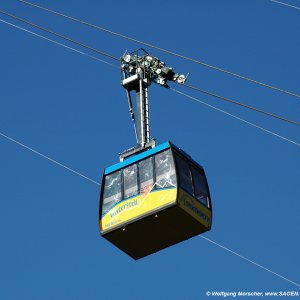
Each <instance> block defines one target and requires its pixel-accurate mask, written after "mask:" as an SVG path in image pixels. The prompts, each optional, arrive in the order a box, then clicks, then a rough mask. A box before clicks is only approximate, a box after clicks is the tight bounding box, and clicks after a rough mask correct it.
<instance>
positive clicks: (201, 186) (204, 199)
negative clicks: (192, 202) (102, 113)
mask: <svg viewBox="0 0 300 300" xmlns="http://www.w3.org/2000/svg"><path fill="white" fill-rule="evenodd" d="M192 174H193V180H194V187H195V198H196V199H197V200H199V201H200V202H201V203H203V204H204V205H205V206H207V207H209V200H208V189H207V183H206V179H205V177H204V174H203V171H202V170H200V169H196V168H192Z"/></svg>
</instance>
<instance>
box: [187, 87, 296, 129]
mask: <svg viewBox="0 0 300 300" xmlns="http://www.w3.org/2000/svg"><path fill="white" fill-rule="evenodd" d="M183 86H185V87H187V88H190V89H193V90H195V91H198V92H201V93H204V94H206V95H209V96H212V97H215V98H218V99H221V100H223V101H227V102H230V103H232V104H236V105H239V106H241V107H245V108H248V109H250V110H253V111H256V112H258V113H261V114H264V115H267V116H269V117H272V118H275V119H278V120H281V121H284V122H287V123H291V124H294V125H297V126H300V122H296V121H293V120H290V119H286V118H284V117H281V116H278V115H275V114H273V113H270V112H267V111H264V110H261V109H259V108H256V107H253V106H249V105H247V104H244V103H241V102H238V101H235V100H232V99H229V98H226V97H223V96H220V95H217V94H214V93H212V92H208V91H205V90H202V89H200V88H198V87H195V86H192V85H188V84H183Z"/></svg>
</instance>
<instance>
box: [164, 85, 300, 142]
mask: <svg viewBox="0 0 300 300" xmlns="http://www.w3.org/2000/svg"><path fill="white" fill-rule="evenodd" d="M170 89H171V90H172V91H173V92H175V93H178V94H181V95H183V96H185V97H187V98H190V99H192V100H194V101H197V102H199V103H201V104H203V105H205V106H208V107H210V108H212V109H214V110H216V111H219V112H221V113H223V114H225V115H227V116H230V117H232V118H235V119H236V120H239V121H241V122H243V123H245V124H248V125H250V126H252V127H255V128H257V129H260V130H262V131H264V132H265V133H268V134H271V135H273V136H276V137H278V138H280V139H282V140H284V141H286V142H289V143H291V144H293V145H295V146H298V147H300V143H297V142H295V141H293V140H291V139H289V138H286V137H284V136H283V135H280V134H278V133H276V132H274V131H271V130H269V129H266V128H264V127H262V126H259V125H256V124H255V123H252V122H249V121H247V120H245V119H243V118H240V117H238V116H236V115H234V114H231V113H229V112H227V111H225V110H223V109H220V108H218V107H216V106H213V105H210V104H208V103H206V102H205V101H202V100H200V99H198V98H195V97H193V96H191V95H188V94H186V93H183V92H181V91H178V90H176V89H174V88H170Z"/></svg>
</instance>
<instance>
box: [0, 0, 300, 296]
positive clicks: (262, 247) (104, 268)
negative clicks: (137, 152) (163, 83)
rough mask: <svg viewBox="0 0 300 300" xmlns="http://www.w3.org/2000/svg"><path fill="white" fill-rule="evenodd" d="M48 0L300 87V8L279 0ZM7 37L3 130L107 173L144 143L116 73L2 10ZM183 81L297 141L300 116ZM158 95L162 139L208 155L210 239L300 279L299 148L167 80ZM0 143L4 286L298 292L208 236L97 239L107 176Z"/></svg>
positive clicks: (249, 94) (234, 84)
mask: <svg viewBox="0 0 300 300" xmlns="http://www.w3.org/2000/svg"><path fill="white" fill-rule="evenodd" d="M36 3H39V4H41V5H44V6H47V7H50V8H52V9H54V10H57V11H60V12H63V13H66V14H69V15H72V16H75V17H78V18H80V19H84V20H86V21H89V22H91V23H94V24H97V25H100V26H103V27H106V28H108V29H111V30H114V31H117V32H120V33H123V34H126V35H129V36H131V37H134V38H137V39H140V40H143V41H146V42H149V43H153V44H155V45H158V46H161V47H164V48H167V49H169V50H172V51H175V52H178V53H181V54H183V55H186V56H189V57H193V58H195V59H199V60H202V61H204V62H207V63H209V64H212V65H216V66H219V67H221V68H224V69H227V70H230V71H232V72H236V73H239V74H242V75H244V76H248V77H251V78H253V79H256V80H259V81H263V82H266V83H269V84H272V85H275V86H278V87H281V88H284V89H287V90H290V91H293V92H296V93H298V94H300V86H299V78H300V68H299V62H300V58H299V53H300V41H299V32H300V10H297V9H292V8H289V7H285V6H282V5H279V4H276V3H273V2H271V1H268V0H251V1H238V0H227V1H220V0H219V1H218V0H209V1H208V0H201V1H196V0H194V1H192V0H187V1H174V0H173V1H171V0H168V1H161V2H159V1H156V2H149V1H138V2H124V1H96V0H89V1H86V0H77V1H57V0H56V1H50V0H39V1H38V2H36ZM288 3H290V4H293V5H298V6H300V1H296V0H295V1H292V0H289V2H288ZM1 9H4V10H7V11H9V12H11V13H13V14H16V15H19V16H21V17H23V18H27V19H30V20H31V21H33V22H36V23H38V24H40V25H42V26H44V27H47V28H50V29H53V30H55V31H58V32H60V33H61V34H65V35H68V36H70V37H73V38H74V39H77V40H79V41H81V42H83V43H86V44H88V45H91V46H93V47H95V48H98V49H99V50H101V51H104V52H107V53H110V54H111V55H114V56H117V57H120V56H121V55H122V54H123V53H124V52H125V50H129V51H132V50H135V49H137V48H139V47H140V45H138V44H135V43H133V42H129V41H126V40H124V39H121V38H118V37H114V36H112V35H109V34H107V33H104V32H101V31H97V30H95V29H92V28H89V27H86V26H84V25H80V24H76V23H74V22H71V21H68V20H65V19H63V18H60V17H57V16H54V15H50V14H48V13H46V12H42V11H39V10H37V9H34V8H32V7H28V6H25V5H24V4H21V3H19V2H17V1H1ZM0 18H2V19H3V20H6V21H8V22H12V23H14V24H16V25H20V26H23V27H26V26H25V25H23V24H21V23H19V22H16V21H14V20H11V19H10V18H8V17H5V16H2V15H1V16H0ZM26 28H28V29H30V30H33V31H35V32H37V33H41V32H39V31H37V30H35V29H32V28H30V27H26ZM42 34H43V33H42ZM0 36H1V48H0V54H1V55H0V57H1V71H0V82H1V89H0V104H1V109H0V132H1V133H2V134H6V135H8V136H10V137H12V138H14V139H16V140H18V141H20V142H22V143H24V144H26V145H27V146H30V147H32V148H34V149H35V150H37V151H40V152H41V153H43V154H45V155H48V156H50V157H51V158H53V159H55V160H57V161H59V162H61V163H63V164H65V165H67V166H69V167H71V168H73V169H74V170H76V171H78V172H80V173H82V174H84V175H86V176H88V177H89V178H91V179H93V180H95V181H96V182H100V181H101V176H102V171H103V169H104V168H105V167H107V166H110V165H112V164H114V163H117V162H118V153H120V152H122V151H123V150H125V149H127V148H129V147H132V146H134V144H135V138H134V132H133V127H132V123H131V120H130V117H129V112H128V107H127V99H126V94H125V90H124V89H123V88H122V87H121V85H120V72H119V70H118V69H117V68H113V67H111V66H109V65H105V64H102V63H100V62H97V61H96V60H93V59H90V58H88V57H85V56H83V55H80V54H78V53H75V52H73V51H70V50H68V49H65V48H62V47H60V46H58V45H55V44H52V43H50V42H48V41H45V40H42V39H40V38H38V37H35V36H32V35H30V34H28V33H26V32H22V31H20V30H18V29H15V28H13V27H10V26H8V25H7V24H4V23H1V22H0ZM56 40H58V41H61V40H59V39H56ZM62 42H63V41H62ZM63 43H66V42H63ZM66 44H67V43H66ZM68 45H69V44H68ZM76 48H77V47H76ZM78 49H79V48H78ZM145 49H146V50H147V51H148V52H150V53H151V54H153V55H155V56H157V57H159V58H160V59H162V60H163V61H165V62H166V63H167V64H168V65H169V66H172V67H173V68H174V69H175V70H176V71H177V72H179V73H183V74H186V73H188V72H189V73H190V75H189V79H188V83H189V84H192V85H195V86H198V87H200V88H203V89H206V90H209V91H211V92H215V93H218V94H221V95H223V96H226V97H229V98H233V99H235V100H238V101H241V102H243V103H246V104H248V105H251V106H256V107H258V108H261V109H264V110H268V111H271V112H273V113H275V114H279V115H282V116H286V117H288V118H290V119H294V120H297V121H299V120H300V119H299V115H300V114H299V113H300V99H299V98H295V97H291V96H288V95H284V94H281V93H279V92H275V91H272V90H270V89H266V88H263V87H260V86H258V85H255V84H252V83H249V82H245V81H242V80H239V79H237V78H234V77H231V76H228V75H225V74H223V73H220V72H217V71H214V70H211V69H207V68H204V67H202V66H200V65H197V64H194V63H191V62H188V61H185V60H183V59H180V58H176V57H173V56H170V55H167V54H165V53H162V52H159V51H157V50H153V49H150V48H146V47H145ZM80 50H82V49H80ZM88 53H90V54H93V53H92V52H88ZM93 55H94V54H93ZM99 58H102V57H101V56H99ZM103 59H106V58H103ZM106 60H107V61H109V59H106ZM109 62H112V63H114V64H116V65H118V62H114V61H109ZM172 86H173V87H174V88H177V89H179V90H181V91H183V92H186V93H188V94H190V95H192V96H194V97H197V98H198V99H200V100H203V101H206V102H207V103H209V104H211V105H214V106H218V107H219V108H221V109H224V110H226V111H228V112H230V113H232V114H235V115H237V116H239V117H241V118H244V119H246V120H248V121H250V122H253V123H255V124H257V125H259V126H262V127H264V128H266V129H268V130H272V131H274V132H276V133H278V134H280V135H282V136H285V137H287V138H289V139H292V140H294V141H296V142H297V143H299V142H300V134H299V127H298V126H295V125H290V124H287V123H284V122H281V121H277V120H272V119H270V118H268V117H266V116H263V115H259V114H257V113H254V112H251V111H248V110H246V109H243V108H239V107H237V106H234V105H232V104H229V103H224V102H222V101H220V100H217V99H214V98H211V97H209V96H206V95H203V94H201V93H197V92H194V91H191V90H188V89H186V88H184V87H182V86H179V85H176V84H173V85H172ZM150 101H151V102H150V105H151V128H152V136H153V137H155V138H156V139H157V140H158V141H159V142H164V141H166V140H171V141H172V142H174V143H175V145H177V146H178V147H181V148H183V149H184V150H185V151H186V152H188V153H189V154H190V155H191V156H192V157H193V158H194V159H195V160H196V161H198V162H199V163H200V164H201V165H203V166H204V167H205V170H206V173H207V177H208V181H209V186H210V191H211V196H212V203H213V227H212V230H211V231H210V232H208V233H206V234H205V236H206V237H207V238H209V239H211V240H213V241H215V242H217V243H220V244H221V245H223V246H225V247H228V248H230V249H231V250H233V251H236V252H237V253H239V254H241V255H244V256H246V257H248V258H249V259H252V260H253V261H255V262H257V263H258V264H261V265H263V266H265V267H267V268H269V269H271V270H272V271H274V272H277V273H279V274H281V275H283V276H285V277H287V278H288V279H290V280H292V281H294V282H296V283H298V284H299V283H300V273H299V265H300V264H299V253H300V227H299V211H300V168H299V166H300V148H299V146H296V145H294V144H291V143H289V142H286V141H284V140H282V139H279V138H278V137H275V136H272V135H270V134H267V133H265V132H263V131H261V130H259V129H257V128H254V127H251V126H249V125H247V124H245V123H242V122H240V121H238V120H236V119H234V118H232V117H230V116H228V115H225V114H222V113H221V112H218V111H215V110H212V109H211V108H208V107H206V106H203V105H202V104H200V103H197V102H193V101H192V100H190V99H188V98H186V97H184V96H182V95H178V94H176V93H174V92H172V91H171V90H167V89H164V88H162V87H159V86H155V85H152V87H151V91H150ZM0 154H1V155H0V179H1V181H0V182H1V184H0V187H1V188H0V238H1V240H0V299H9V300H15V299H18V300H19V299H30V300H34V299H39V300H40V299H43V300H47V299H70V300H71V299H72V300H74V299H91V300H96V299H192V300H194V299H205V298H208V297H207V296H206V292H207V291H227V292H231V291H241V290H242V291H262V292H265V291H293V290H296V291H299V287H297V286H295V285H293V284H292V283H290V282H287V281H286V280H283V279H281V278H279V277H277V276H275V275H273V274H271V273H269V272H267V271H265V270H262V269H260V268H258V267H257V266H255V265H253V264H250V263H249V262H246V261H245V260H242V259H241V258H239V257H237V256H235V255H232V254H230V253H228V252H227V251H225V250H224V249H221V248H220V247H218V246H216V245H214V244H212V243H210V242H208V241H206V240H204V239H202V238H201V237H195V238H192V239H190V240H188V241H185V242H182V243H180V244H177V245H175V246H173V247H170V248H168V249H166V250H163V251H161V252H158V253H156V254H154V255H151V256H148V257H146V258H143V259H141V260H138V261H134V260H132V259H131V258H130V257H128V256H127V255H126V254H124V253H123V252H121V251H120V250H119V249H117V248H116V247H114V246H113V245H111V244H110V243H109V242H107V241H106V240H104V239H103V238H101V237H100V233H99V229H98V203H99V186H98V185H96V184H94V183H92V182H90V181H88V180H85V179H84V178H82V177H79V176H76V175H75V174H73V173H71V172H69V171H67V170H66V169H64V168H61V167H59V166H57V165H55V164H53V163H51V162H50V161H48V160H46V159H43V158H42V157H39V156H37V155H36V154H34V153H32V152H30V151H28V150H26V149H24V148H22V147H20V146H19V145H17V144H16V143H13V142H11V141H9V140H7V139H5V138H3V137H0Z"/></svg>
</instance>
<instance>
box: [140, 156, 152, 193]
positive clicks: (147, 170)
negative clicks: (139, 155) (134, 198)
mask: <svg viewBox="0 0 300 300" xmlns="http://www.w3.org/2000/svg"><path fill="white" fill-rule="evenodd" d="M139 177H140V189H141V194H143V193H147V192H150V191H151V189H153V184H154V178H153V158H152V157H149V158H147V159H144V160H142V161H140V162H139Z"/></svg>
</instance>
